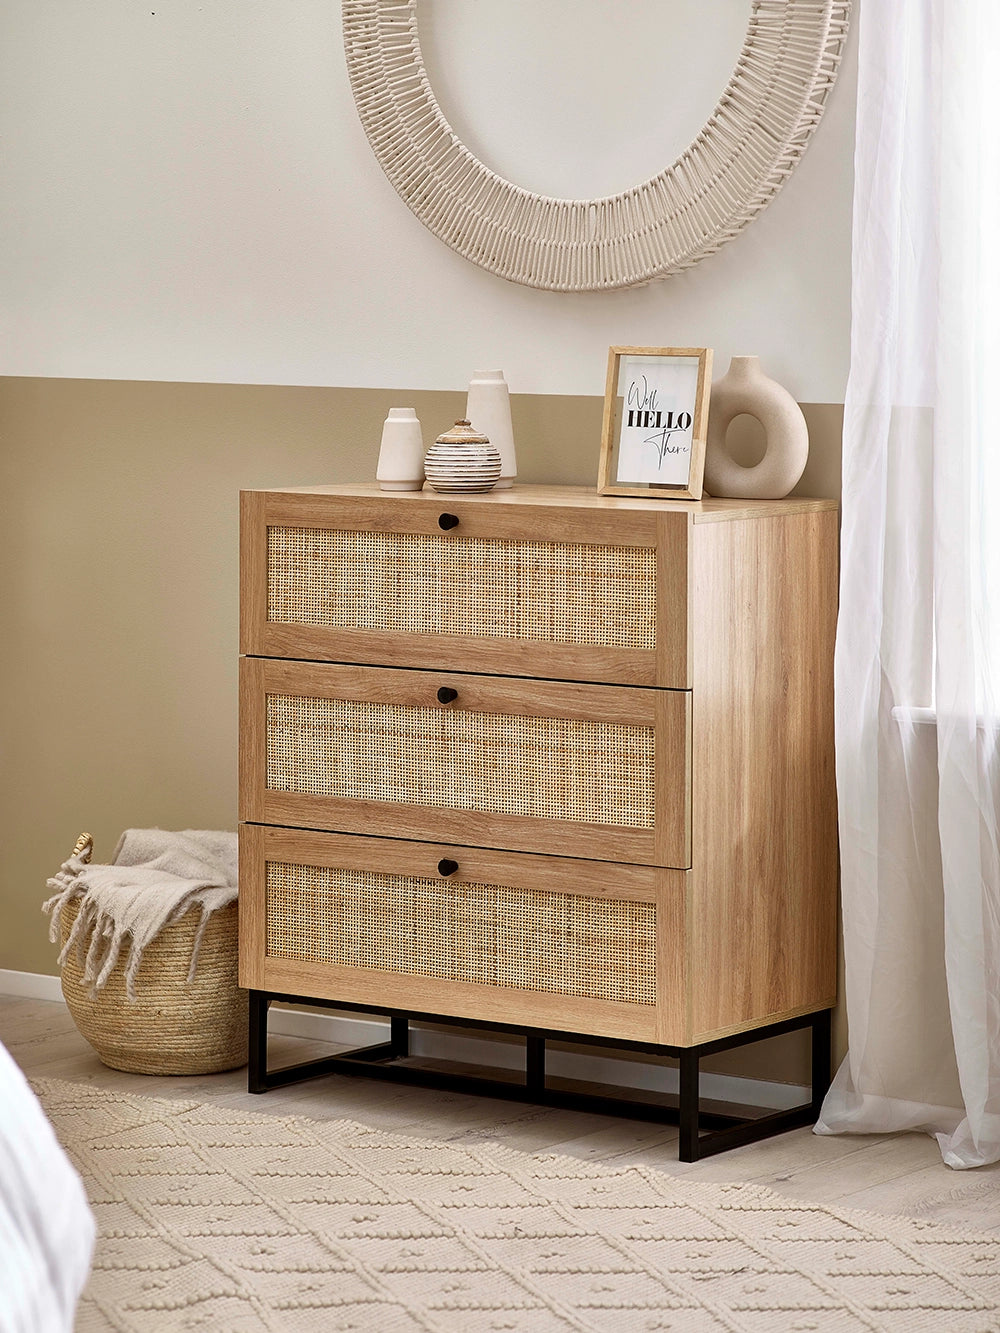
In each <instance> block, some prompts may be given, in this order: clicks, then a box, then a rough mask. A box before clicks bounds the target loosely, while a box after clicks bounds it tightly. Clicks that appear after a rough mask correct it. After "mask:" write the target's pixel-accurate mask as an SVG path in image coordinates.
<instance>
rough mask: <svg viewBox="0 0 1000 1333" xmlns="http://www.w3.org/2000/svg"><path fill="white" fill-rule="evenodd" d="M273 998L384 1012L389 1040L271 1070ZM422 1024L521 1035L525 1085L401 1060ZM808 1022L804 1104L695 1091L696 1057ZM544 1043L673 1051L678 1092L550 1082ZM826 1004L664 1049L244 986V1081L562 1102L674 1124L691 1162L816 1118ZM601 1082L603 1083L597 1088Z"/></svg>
mask: <svg viewBox="0 0 1000 1333" xmlns="http://www.w3.org/2000/svg"><path fill="white" fill-rule="evenodd" d="M273 1001H278V1002H280V1003H285V1004H307V1005H316V1006H320V1007H322V1008H326V1009H339V1010H346V1011H354V1012H360V1013H365V1014H380V1015H383V1016H385V1017H387V1018H388V1019H389V1040H388V1041H386V1042H381V1043H379V1044H378V1045H376V1046H365V1047H361V1048H359V1049H357V1050H350V1051H344V1052H342V1053H340V1054H339V1055H331V1056H326V1057H324V1058H323V1059H320V1060H306V1061H304V1062H302V1063H300V1064H294V1065H287V1066H285V1067H284V1068H281V1069H272V1070H269V1069H268V1067H267V1015H268V1009H269V1008H270V1006H271V1003H272V1002H273ZM411 1020H417V1021H425V1022H430V1023H434V1024H451V1025H454V1026H457V1027H468V1028H478V1029H484V1030H487V1031H492V1032H504V1033H507V1034H513V1035H516V1036H521V1037H523V1038H524V1041H525V1065H524V1081H523V1082H521V1083H515V1082H505V1081H503V1080H501V1079H492V1078H486V1077H481V1076H477V1075H471V1074H459V1073H455V1072H453V1071H450V1070H439V1069H433V1068H427V1067H426V1066H424V1065H420V1066H414V1065H411V1064H405V1063H403V1061H405V1060H406V1059H407V1058H408V1057H409V1052H410V1040H409V1031H410V1027H409V1025H410V1022H411ZM800 1028H809V1029H810V1030H811V1033H812V1081H811V1088H810V1100H809V1101H808V1102H804V1103H802V1104H801V1105H800V1106H793V1107H789V1108H787V1109H785V1110H773V1111H768V1110H766V1109H765V1110H763V1111H762V1113H761V1114H759V1115H748V1114H747V1111H748V1108H747V1107H745V1106H740V1107H736V1106H734V1105H731V1104H728V1103H719V1102H712V1104H711V1107H709V1106H708V1105H706V1104H703V1099H702V1097H701V1094H700V1087H699V1084H700V1062H701V1061H702V1060H703V1059H704V1058H705V1057H706V1056H709V1055H715V1054H716V1053H717V1052H719V1051H728V1050H732V1049H733V1048H735V1047H738V1046H748V1045H750V1044H751V1043H753V1042H758V1041H764V1040H766V1039H767V1038H769V1037H778V1036H781V1035H782V1034H783V1033H785V1032H795V1031H797V1030H798V1029H800ZM546 1041H560V1042H571V1043H573V1044H574V1045H591V1046H603V1047H608V1048H612V1049H614V1050H616V1051H634V1052H635V1053H636V1054H637V1055H655V1056H669V1057H671V1058H673V1059H675V1060H677V1061H678V1062H679V1066H680V1068H679V1089H678V1094H677V1095H674V1094H670V1093H667V1094H664V1096H663V1097H662V1098H660V1099H658V1100H657V1101H655V1102H653V1101H646V1102H643V1101H631V1100H629V1099H628V1098H626V1097H619V1096H613V1095H608V1092H610V1091H611V1090H610V1089H607V1091H596V1092H581V1091H577V1090H569V1089H560V1088H556V1087H553V1086H552V1084H551V1083H550V1082H549V1081H548V1080H547V1079H546V1074H545V1043H546ZM830 1062H831V1051H830V1010H829V1009H821V1010H818V1011H817V1012H815V1013H811V1014H802V1015H800V1016H798V1017H797V1018H789V1019H785V1020H783V1021H782V1022H780V1023H771V1024H768V1025H767V1026H765V1027H759V1028H754V1029H753V1030H752V1031H749V1032H737V1033H734V1034H732V1035H730V1036H727V1037H719V1038H717V1039H716V1040H714V1041H705V1042H701V1043H699V1044H698V1045H697V1046H661V1045H656V1044H653V1043H648V1042H638V1041H623V1040H619V1039H616V1038H611V1037H594V1036H590V1035H588V1034H585V1033H580V1032H553V1031H549V1030H547V1029H542V1028H526V1027H517V1026H514V1025H513V1024H504V1023H487V1022H482V1021H480V1020H478V1019H467V1018H453V1017H447V1016H445V1015H442V1014H423V1013H415V1012H410V1011H400V1010H398V1009H384V1008H379V1007H377V1006H374V1005H371V1004H349V1003H346V1002H342V1001H339V1000H337V1001H334V1000H318V999H315V998H313V997H311V996H307V995H279V994H276V993H274V992H271V991H259V990H252V991H251V992H250V1068H249V1076H248V1080H247V1086H248V1089H249V1091H250V1092H267V1091H268V1090H269V1089H271V1088H280V1087H285V1086H287V1085H288V1084H290V1083H297V1082H300V1081H301V1080H303V1079H310V1078H322V1077H323V1076H325V1075H327V1074H362V1075H365V1076H367V1077H369V1078H383V1079H391V1080H393V1081H395V1082H402V1083H413V1084H419V1085H421V1086H423V1087H431V1088H443V1089H447V1090H449V1091H451V1092H467V1093H477V1094H479V1095H484V1094H485V1095H487V1096H490V1097H502V1098H505V1099H507V1100H511V1101H519V1102H531V1103H535V1104H538V1105H540V1106H558V1107H562V1108H566V1109H569V1110H574V1111H590V1112H598V1113H600V1114H603V1115H617V1116H622V1117H625V1118H627V1119H633V1120H651V1121H654V1122H662V1123H664V1124H676V1125H678V1126H679V1127H680V1142H679V1146H678V1154H677V1155H678V1159H679V1160H680V1161H682V1162H696V1161H698V1160H699V1159H700V1158H702V1157H709V1156H711V1155H712V1154H713V1153H718V1152H725V1151H726V1150H727V1149H729V1148H737V1147H740V1146H742V1145H743V1144H745V1143H756V1142H758V1141H759V1140H760V1139H766V1138H770V1137H771V1136H772V1135H774V1134H783V1133H784V1132H785V1131H786V1130H789V1129H798V1128H799V1127H800V1126H802V1125H809V1124H812V1123H813V1122H814V1121H815V1120H816V1119H817V1118H818V1116H819V1109H820V1106H821V1104H822V1101H823V1097H824V1096H825V1095H826V1091H827V1089H828V1088H829V1086H830V1075H831V1063H830ZM599 1086H601V1087H603V1085H599Z"/></svg>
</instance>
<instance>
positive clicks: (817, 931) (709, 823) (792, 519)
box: [691, 510, 837, 1033]
mask: <svg viewBox="0 0 1000 1333" xmlns="http://www.w3.org/2000/svg"><path fill="white" fill-rule="evenodd" d="M695 534H696V535H695V536H694V538H693V550H692V600H693V604H694V605H696V606H697V607H698V614H697V615H696V616H695V617H694V619H693V626H694V676H695V690H694V709H693V723H694V726H693V746H694V768H693V778H692V834H693V848H692V864H693V867H694V877H695V878H694V886H693V903H692V938H691V950H692V953H691V958H692V969H693V973H692V975H693V985H694V996H693V1004H694V1015H693V1019H694V1029H695V1032H696V1033H709V1032H719V1031H733V1030H738V1029H740V1028H742V1027H744V1026H752V1025H753V1024H754V1023H755V1022H762V1021H765V1020H767V1019H770V1018H773V1017H774V1016H776V1015H782V1014H787V1013H795V1012H802V1011H803V1010H808V1009H809V1008H816V1007H821V1006H822V1005H823V1004H825V1003H826V1002H828V1000H829V998H830V997H831V996H832V995H833V994H834V993H835V990H836V977H835V970H836V882H837V823H836V789H835V782H834V752H833V675H832V669H833V641H834V632H835V625H836V611H837V555H836V543H837V528H836V514H835V512H833V511H832V510H831V511H826V512H822V511H820V512H812V513H800V514H792V515H789V516H784V517H777V516H771V517H762V518H760V519H757V520H755V521H753V522H744V523H735V522H734V523H726V524H722V523H718V524H705V525H702V526H700V527H697V528H696V529H695Z"/></svg>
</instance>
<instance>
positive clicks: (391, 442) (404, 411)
mask: <svg viewBox="0 0 1000 1333" xmlns="http://www.w3.org/2000/svg"><path fill="white" fill-rule="evenodd" d="M375 480H376V481H377V482H378V484H379V490H382V491H419V490H420V488H421V486H423V484H424V437H423V435H422V434H421V431H420V422H419V421H418V420H417V413H416V410H415V409H414V408H412V407H390V408H389V415H388V416H387V417H386V419H385V423H384V425H383V426H382V443H381V445H380V446H379V451H378V467H377V469H376V471H375Z"/></svg>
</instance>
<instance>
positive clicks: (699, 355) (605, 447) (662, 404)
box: [597, 347, 712, 500]
mask: <svg viewBox="0 0 1000 1333" xmlns="http://www.w3.org/2000/svg"><path fill="white" fill-rule="evenodd" d="M711 389H712V349H711V347H611V348H609V349H608V378H607V385H606V388H605V393H604V424H603V428H602V431H601V461H600V468H599V471H598V479H597V490H598V494H600V495H643V496H646V497H647V498H649V499H668V500H700V499H701V495H702V481H703V477H704V472H705V437H706V434H707V431H708V400H709V395H710V393H711Z"/></svg>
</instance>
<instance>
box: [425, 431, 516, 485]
mask: <svg viewBox="0 0 1000 1333" xmlns="http://www.w3.org/2000/svg"><path fill="white" fill-rule="evenodd" d="M424 472H425V473H426V475H427V480H428V482H429V483H430V485H431V486H432V487H433V488H434V490H436V491H443V492H444V493H445V494H451V495H474V494H476V493H482V492H483V491H491V490H492V489H493V487H494V486H495V485H496V484H497V479H498V478H499V476H500V451H499V450H498V449H496V448H495V447H494V446H493V445H492V444H491V443H490V442H489V440H488V439H487V438H486V436H485V435H484V434H483V433H482V431H477V430H473V428H472V426H471V424H470V423H469V422H468V421H464V420H463V421H456V422H455V425H454V426H453V428H452V429H451V430H449V431H446V432H445V433H444V434H443V435H439V436H438V438H437V439H436V440H435V441H434V443H433V444H432V445H431V447H430V448H429V449H428V450H427V456H426V458H425V459H424Z"/></svg>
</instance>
